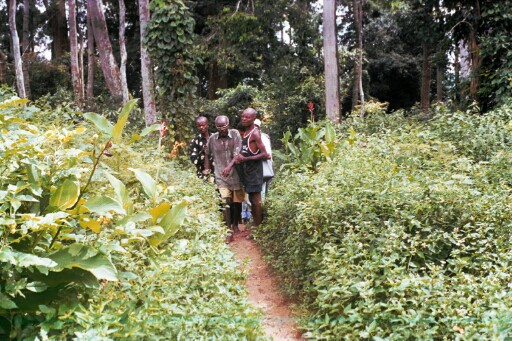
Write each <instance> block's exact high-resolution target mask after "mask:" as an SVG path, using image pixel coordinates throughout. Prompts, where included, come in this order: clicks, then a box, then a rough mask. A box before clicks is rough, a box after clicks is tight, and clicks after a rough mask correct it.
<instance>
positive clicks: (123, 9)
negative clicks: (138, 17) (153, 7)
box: [119, 0, 129, 105]
mask: <svg viewBox="0 0 512 341" xmlns="http://www.w3.org/2000/svg"><path fill="white" fill-rule="evenodd" d="M125 26H126V6H125V4H124V0H119V48H120V50H121V87H122V91H123V105H124V104H125V103H126V102H128V99H129V98H128V97H129V94H128V82H127V81H126V60H127V59H128V57H127V54H126V42H125V34H124V32H125Z"/></svg>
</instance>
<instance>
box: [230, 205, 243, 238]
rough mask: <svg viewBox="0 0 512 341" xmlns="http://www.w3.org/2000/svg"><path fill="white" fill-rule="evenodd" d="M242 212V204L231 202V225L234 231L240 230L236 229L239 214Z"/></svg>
mask: <svg viewBox="0 0 512 341" xmlns="http://www.w3.org/2000/svg"><path fill="white" fill-rule="evenodd" d="M241 212H242V204H241V203H239V202H234V203H232V204H231V224H232V225H233V231H234V232H240V231H239V230H238V224H239V223H240V214H241Z"/></svg>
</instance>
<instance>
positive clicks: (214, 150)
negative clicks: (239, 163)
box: [203, 115, 245, 243]
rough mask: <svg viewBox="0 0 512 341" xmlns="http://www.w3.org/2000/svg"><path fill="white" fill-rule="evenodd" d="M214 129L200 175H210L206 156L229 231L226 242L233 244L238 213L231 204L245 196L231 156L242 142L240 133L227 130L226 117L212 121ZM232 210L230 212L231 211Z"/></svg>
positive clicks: (233, 158)
mask: <svg viewBox="0 0 512 341" xmlns="http://www.w3.org/2000/svg"><path fill="white" fill-rule="evenodd" d="M215 128H216V129H217V132H216V133H214V134H212V135H211V136H210V139H209V140H208V145H207V147H206V156H207V158H205V161H206V162H205V169H204V171H203V174H205V175H208V174H209V173H210V161H209V157H210V156H211V157H212V158H213V161H214V162H215V172H214V173H215V183H216V185H217V188H218V190H219V192H220V196H221V198H222V200H224V204H225V206H224V210H223V213H224V221H225V223H226V225H227V227H228V228H229V229H231V230H232V232H231V233H229V234H228V236H227V238H226V241H227V242H228V243H229V242H231V241H233V239H234V238H233V232H238V223H239V221H238V220H239V217H240V212H238V207H241V205H234V204H233V203H242V202H243V201H244V197H245V193H244V190H243V189H242V184H241V182H240V177H239V175H238V172H237V171H236V169H235V167H234V165H235V157H236V155H237V154H238V153H239V152H240V148H241V146H242V141H241V137H240V133H239V132H238V130H236V129H229V118H228V117H227V116H224V115H221V116H217V118H216V119H215ZM232 211H233V212H232Z"/></svg>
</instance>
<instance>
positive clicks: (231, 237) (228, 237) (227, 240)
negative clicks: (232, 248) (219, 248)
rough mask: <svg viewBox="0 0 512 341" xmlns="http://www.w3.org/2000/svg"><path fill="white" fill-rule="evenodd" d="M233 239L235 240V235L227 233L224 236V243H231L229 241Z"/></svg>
mask: <svg viewBox="0 0 512 341" xmlns="http://www.w3.org/2000/svg"><path fill="white" fill-rule="evenodd" d="M233 241H235V237H233V235H232V234H228V235H227V236H226V244H229V243H231V242H233Z"/></svg>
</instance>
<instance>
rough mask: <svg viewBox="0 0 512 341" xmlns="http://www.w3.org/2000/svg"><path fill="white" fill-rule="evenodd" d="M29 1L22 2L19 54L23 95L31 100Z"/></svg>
mask: <svg viewBox="0 0 512 341" xmlns="http://www.w3.org/2000/svg"><path fill="white" fill-rule="evenodd" d="M29 21H30V0H23V37H22V43H21V46H22V50H23V53H22V54H21V56H22V60H23V81H24V83H25V94H26V95H27V97H28V98H31V97H32V95H31V91H30V76H29V61H30V29H29Z"/></svg>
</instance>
